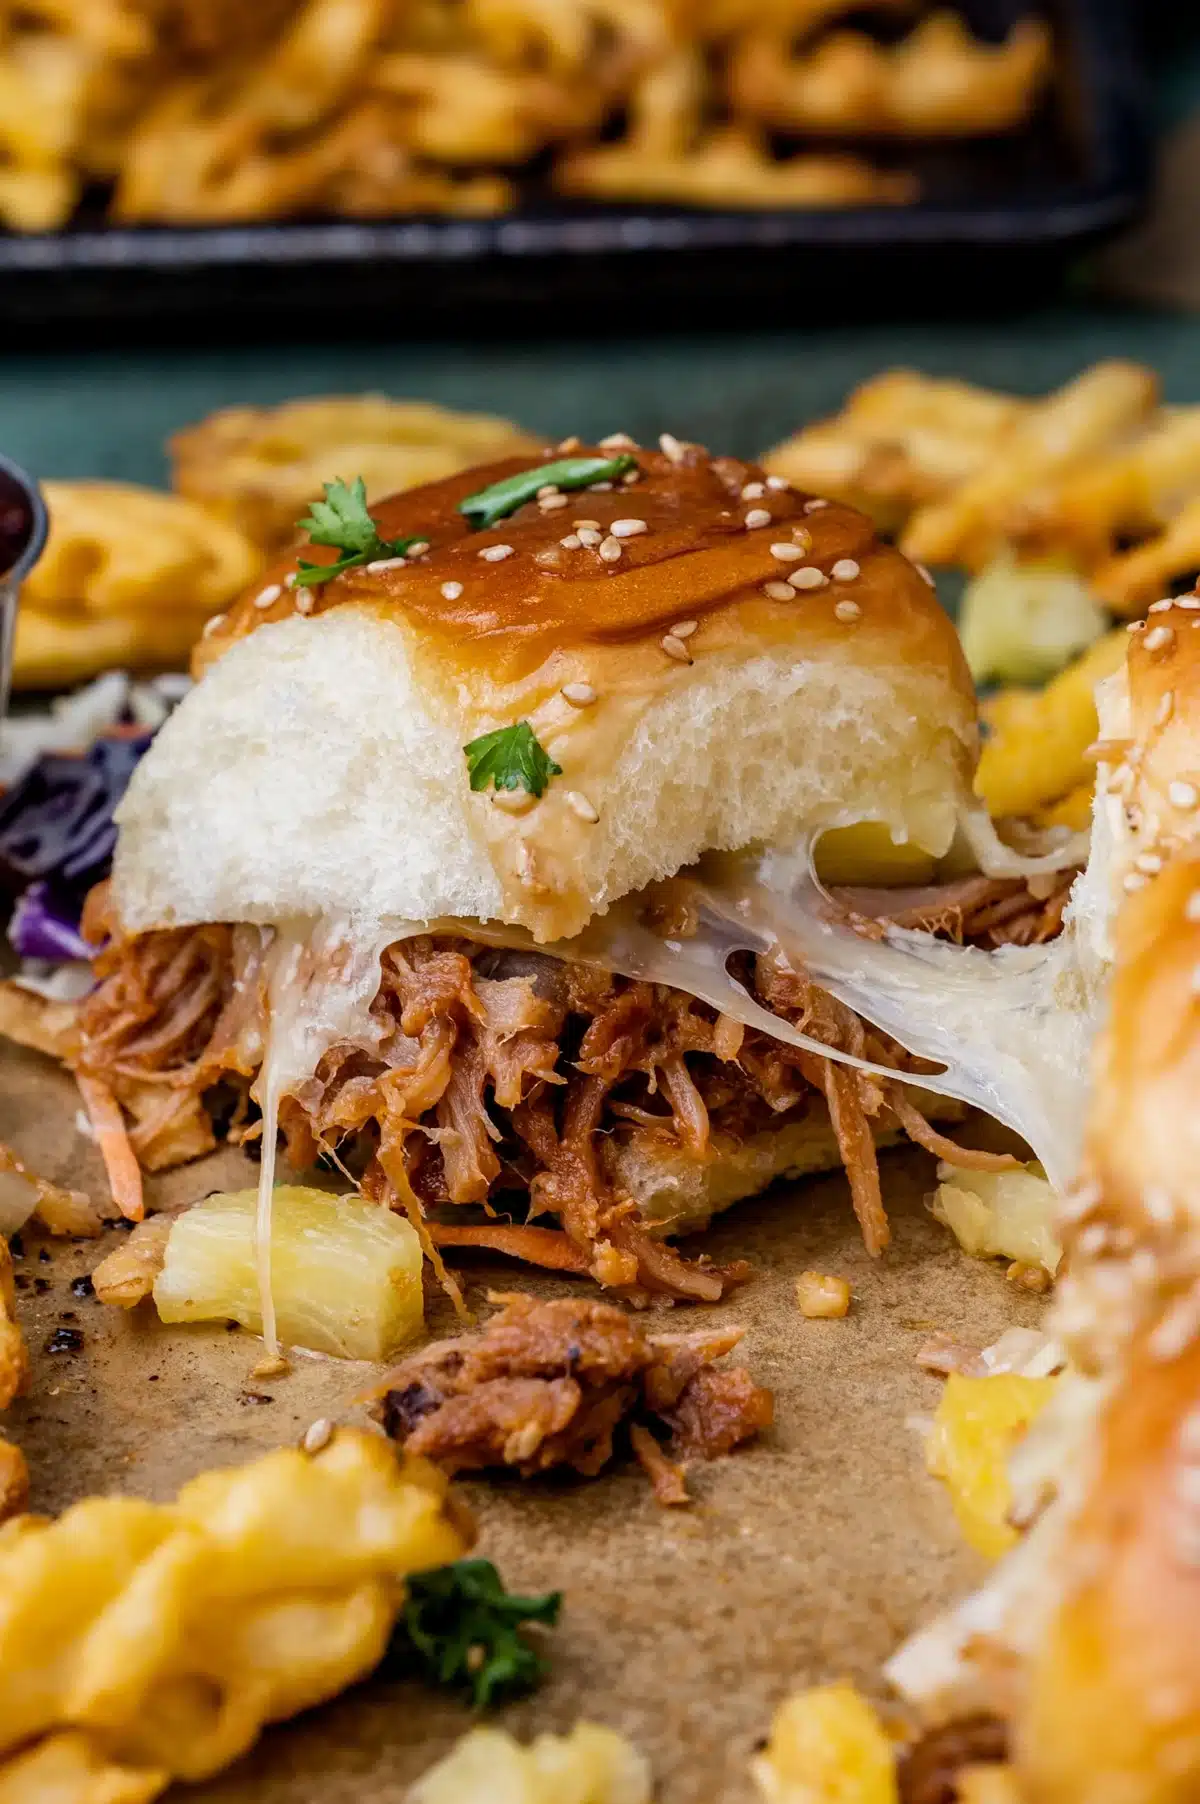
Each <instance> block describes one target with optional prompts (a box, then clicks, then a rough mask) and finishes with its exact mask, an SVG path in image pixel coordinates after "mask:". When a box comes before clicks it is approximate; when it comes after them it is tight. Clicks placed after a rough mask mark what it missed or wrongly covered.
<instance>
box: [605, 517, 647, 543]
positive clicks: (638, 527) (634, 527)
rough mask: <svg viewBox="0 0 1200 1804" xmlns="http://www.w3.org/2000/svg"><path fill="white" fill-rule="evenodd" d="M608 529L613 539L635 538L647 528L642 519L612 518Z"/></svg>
mask: <svg viewBox="0 0 1200 1804" xmlns="http://www.w3.org/2000/svg"><path fill="white" fill-rule="evenodd" d="M608 530H609V532H611V534H612V536H613V538H614V539H636V538H637V535H638V534H639V532H645V531H646V530H647V528H646V522H645V521H644V520H614V521H613V523H612V525H611V526H610V527H609V529H608Z"/></svg>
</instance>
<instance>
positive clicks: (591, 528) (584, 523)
mask: <svg viewBox="0 0 1200 1804" xmlns="http://www.w3.org/2000/svg"><path fill="white" fill-rule="evenodd" d="M571 525H572V526H573V527H574V529H575V531H576V532H599V531H600V522H599V520H572V522H571Z"/></svg>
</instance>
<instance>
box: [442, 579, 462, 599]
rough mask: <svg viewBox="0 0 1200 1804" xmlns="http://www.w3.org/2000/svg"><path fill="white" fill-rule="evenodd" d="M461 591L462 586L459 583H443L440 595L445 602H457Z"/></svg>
mask: <svg viewBox="0 0 1200 1804" xmlns="http://www.w3.org/2000/svg"><path fill="white" fill-rule="evenodd" d="M462 591H463V586H462V584H461V583H443V584H442V595H443V596H444V597H445V599H446V600H447V601H457V600H458V598H459V596H460V595H461V594H462Z"/></svg>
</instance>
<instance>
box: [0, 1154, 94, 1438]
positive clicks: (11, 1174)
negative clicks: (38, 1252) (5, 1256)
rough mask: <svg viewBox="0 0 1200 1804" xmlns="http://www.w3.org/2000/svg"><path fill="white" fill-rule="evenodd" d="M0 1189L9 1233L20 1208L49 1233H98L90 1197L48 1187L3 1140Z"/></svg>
mask: <svg viewBox="0 0 1200 1804" xmlns="http://www.w3.org/2000/svg"><path fill="white" fill-rule="evenodd" d="M0 1187H2V1188H3V1192H4V1196H5V1201H6V1202H8V1203H10V1204H11V1206H12V1209H13V1219H12V1221H11V1223H10V1229H9V1231H10V1232H11V1229H12V1226H15V1225H16V1221H17V1219H18V1215H19V1211H20V1209H21V1208H25V1209H26V1210H27V1211H28V1213H29V1214H30V1215H36V1216H37V1218H38V1220H39V1221H40V1222H41V1223H42V1224H43V1226H44V1227H46V1228H47V1229H48V1230H49V1232H50V1233H51V1234H61V1235H75V1236H79V1237H81V1238H83V1239H86V1240H94V1239H95V1238H96V1236H97V1235H98V1234H99V1233H100V1231H101V1220H100V1213H99V1210H98V1209H97V1208H96V1205H95V1204H94V1203H93V1202H92V1199H91V1197H89V1196H88V1195H87V1194H86V1193H85V1192H84V1191H82V1190H64V1189H63V1188H62V1186H61V1185H59V1184H52V1183H51V1182H50V1180H49V1178H40V1177H38V1175H37V1173H36V1172H32V1171H30V1169H29V1167H28V1166H27V1165H26V1163H25V1161H24V1159H22V1158H21V1157H20V1156H19V1154H18V1153H16V1152H15V1151H14V1150H13V1148H12V1147H11V1146H9V1145H8V1144H7V1143H6V1142H5V1141H3V1140H0ZM0 1407H2V1398H0Z"/></svg>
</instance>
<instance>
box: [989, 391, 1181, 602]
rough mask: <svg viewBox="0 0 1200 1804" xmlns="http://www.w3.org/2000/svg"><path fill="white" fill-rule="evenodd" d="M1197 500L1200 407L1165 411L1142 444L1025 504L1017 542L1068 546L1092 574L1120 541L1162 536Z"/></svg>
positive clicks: (1111, 454) (1120, 449)
mask: <svg viewBox="0 0 1200 1804" xmlns="http://www.w3.org/2000/svg"><path fill="white" fill-rule="evenodd" d="M1195 497H1200V407H1176V408H1164V409H1163V411H1162V412H1161V413H1160V414H1159V415H1158V416H1157V417H1156V418H1155V420H1154V421H1153V423H1152V424H1151V425H1150V426H1149V428H1148V429H1147V431H1146V432H1145V433H1144V434H1143V435H1142V436H1141V437H1139V438H1135V439H1133V440H1132V441H1130V442H1128V443H1122V444H1118V445H1117V446H1115V447H1114V448H1113V449H1112V450H1111V451H1107V452H1103V453H1101V454H1100V455H1099V456H1097V457H1095V458H1093V459H1090V460H1089V461H1088V462H1087V463H1085V464H1084V465H1083V466H1082V467H1081V468H1080V469H1078V470H1077V471H1075V472H1073V473H1072V474H1071V475H1070V476H1068V477H1067V478H1066V479H1065V480H1064V481H1063V482H1062V483H1061V485H1060V486H1059V487H1058V488H1057V489H1056V490H1054V491H1052V492H1051V493H1049V494H1046V495H1044V496H1042V497H1041V498H1040V499H1038V500H1037V501H1036V502H1035V501H1031V502H1030V503H1029V504H1027V506H1026V507H1025V508H1024V510H1023V517H1022V516H1018V517H1017V518H1016V519H1015V520H1014V528H1013V530H1014V536H1016V537H1019V538H1020V539H1022V540H1023V541H1029V542H1035V543H1036V542H1037V541H1044V542H1047V543H1050V544H1053V545H1054V546H1055V547H1068V548H1070V549H1071V550H1073V551H1074V552H1075V553H1076V555H1077V556H1078V558H1079V560H1080V562H1081V563H1083V564H1084V565H1085V567H1088V568H1090V567H1092V566H1094V565H1095V564H1096V563H1097V562H1098V561H1099V560H1100V559H1102V558H1103V559H1107V558H1108V556H1109V554H1110V553H1111V552H1112V550H1113V547H1114V545H1115V544H1116V543H1117V541H1118V540H1120V539H1125V540H1128V539H1131V538H1133V537H1135V536H1139V535H1141V534H1145V533H1157V532H1158V530H1159V529H1160V528H1162V527H1164V526H1166V525H1167V524H1168V523H1169V522H1170V520H1171V519H1172V517H1173V516H1174V515H1176V514H1177V513H1178V512H1179V510H1180V509H1181V508H1182V507H1184V506H1185V505H1186V504H1187V502H1188V501H1189V500H1191V499H1193V498H1195ZM1150 599H1153V597H1151V598H1150Z"/></svg>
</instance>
